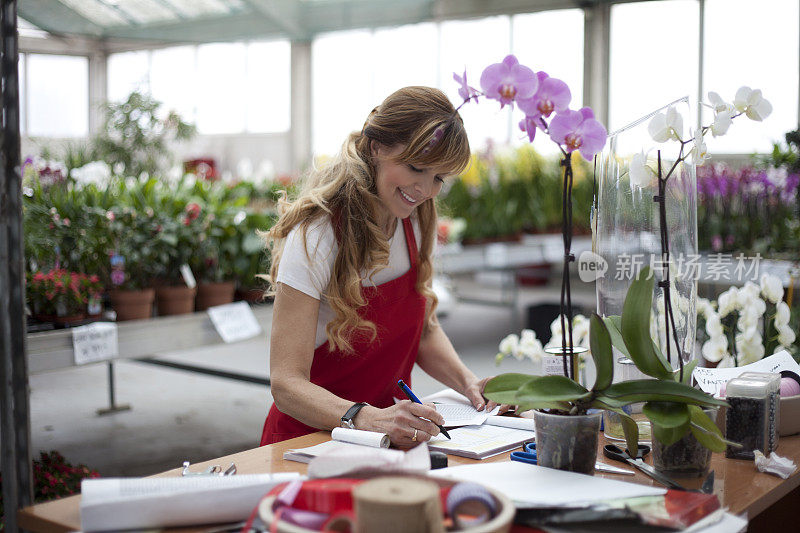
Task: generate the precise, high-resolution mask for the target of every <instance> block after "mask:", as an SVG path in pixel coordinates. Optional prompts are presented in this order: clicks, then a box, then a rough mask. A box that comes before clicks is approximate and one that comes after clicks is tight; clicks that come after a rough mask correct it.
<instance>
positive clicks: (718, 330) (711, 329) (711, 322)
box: [706, 312, 724, 339]
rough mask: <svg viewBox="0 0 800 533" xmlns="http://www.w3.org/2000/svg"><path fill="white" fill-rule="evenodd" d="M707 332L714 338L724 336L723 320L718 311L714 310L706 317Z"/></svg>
mask: <svg viewBox="0 0 800 533" xmlns="http://www.w3.org/2000/svg"><path fill="white" fill-rule="evenodd" d="M706 333H708V336H709V337H711V338H712V339H713V338H715V337H722V336H724V333H723V331H722V321H721V320H720V317H719V315H718V314H717V313H713V312H712V313H711V314H710V315H709V316H708V318H707V319H706Z"/></svg>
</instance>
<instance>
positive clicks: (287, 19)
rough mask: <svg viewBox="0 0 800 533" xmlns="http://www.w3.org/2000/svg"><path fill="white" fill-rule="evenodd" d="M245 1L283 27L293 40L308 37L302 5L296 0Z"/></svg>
mask: <svg viewBox="0 0 800 533" xmlns="http://www.w3.org/2000/svg"><path fill="white" fill-rule="evenodd" d="M244 1H245V3H246V4H247V5H248V6H250V7H251V8H253V9H255V10H257V11H258V12H259V13H261V14H262V15H264V16H265V17H267V18H268V19H270V20H272V21H273V22H274V23H275V24H276V25H277V26H279V27H280V28H282V29H283V31H284V32H285V33H286V35H287V36H288V37H289V38H290V39H291V40H296V41H302V40H306V39H307V38H308V32H307V30H306V28H304V27H303V25H302V24H301V22H300V7H299V5H298V3H297V1H296V0H244Z"/></svg>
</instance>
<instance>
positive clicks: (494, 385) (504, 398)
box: [483, 373, 540, 405]
mask: <svg viewBox="0 0 800 533" xmlns="http://www.w3.org/2000/svg"><path fill="white" fill-rule="evenodd" d="M537 379H540V377H539V376H529V375H527V374H515V373H508V374H500V375H499V376H495V377H493V378H492V379H490V380H489V381H488V383H486V387H484V389H483V395H484V396H485V397H486V398H487V399H489V400H492V401H493V402H497V403H501V404H507V405H517V404H518V403H519V400H518V399H517V390H519V388H520V387H522V386H523V385H524V384H526V383H528V382H529V381H534V380H537Z"/></svg>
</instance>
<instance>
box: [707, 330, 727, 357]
mask: <svg viewBox="0 0 800 533" xmlns="http://www.w3.org/2000/svg"><path fill="white" fill-rule="evenodd" d="M726 355H728V339H727V338H726V337H725V335H720V336H719V337H714V338H711V339H709V340H707V341H706V342H705V343H703V357H704V358H705V360H706V361H709V362H711V363H717V362H719V361H721V360H722V358H723V357H725V356H726Z"/></svg>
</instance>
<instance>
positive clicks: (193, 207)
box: [186, 202, 201, 225]
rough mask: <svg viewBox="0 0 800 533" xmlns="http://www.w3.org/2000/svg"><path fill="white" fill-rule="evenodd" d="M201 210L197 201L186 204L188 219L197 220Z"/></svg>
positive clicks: (190, 220)
mask: <svg viewBox="0 0 800 533" xmlns="http://www.w3.org/2000/svg"><path fill="white" fill-rule="evenodd" d="M200 211H201V208H200V205H199V204H197V203H195V202H192V203H190V204H189V205H187V206H186V220H188V221H189V222H193V221H195V220H197V217H199V216H200ZM187 225H188V224H187Z"/></svg>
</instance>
